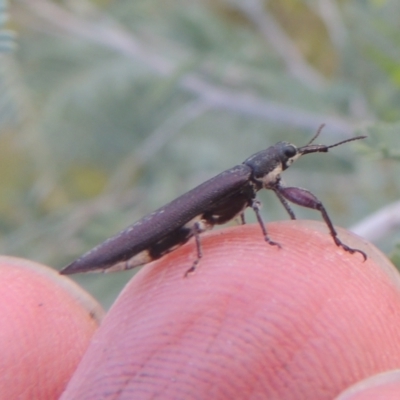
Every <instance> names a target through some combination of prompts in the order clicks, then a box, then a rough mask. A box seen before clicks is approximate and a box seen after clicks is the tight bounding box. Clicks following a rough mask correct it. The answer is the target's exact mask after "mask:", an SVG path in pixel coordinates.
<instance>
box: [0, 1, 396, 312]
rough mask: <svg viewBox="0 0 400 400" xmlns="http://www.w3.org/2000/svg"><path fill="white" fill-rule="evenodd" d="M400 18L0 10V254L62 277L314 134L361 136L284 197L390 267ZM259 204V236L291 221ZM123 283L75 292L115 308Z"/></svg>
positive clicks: (315, 164) (162, 4)
mask: <svg viewBox="0 0 400 400" xmlns="http://www.w3.org/2000/svg"><path fill="white" fill-rule="evenodd" d="M399 15H400V2H399V1H397V0H391V1H390V0H341V1H338V0H337V1H335V0H269V1H267V0H213V1H209V0H135V1H131V0H97V1H96V0H91V1H89V0H65V1H62V0H59V1H50V0H14V1H12V2H8V3H7V2H6V1H4V0H0V52H1V53H0V187H1V190H0V251H1V253H2V254H7V255H14V256H19V257H26V258H30V259H32V260H35V261H39V262H41V263H44V264H47V265H50V266H53V267H54V268H57V269H60V268H61V267H63V266H64V265H65V264H67V263H69V262H71V261H72V260H74V259H75V258H77V257H78V256H80V255H81V254H82V253H84V252H86V251H87V250H89V249H90V248H92V247H93V246H94V245H96V244H98V243H100V242H101V241H103V240H104V239H106V238H107V237H109V236H111V235H113V234H115V233H116V232H118V231H119V230H121V229H123V228H125V227H126V226H128V225H130V224H131V223H133V222H135V221H136V220H137V219H139V218H140V217H142V216H143V215H145V214H146V213H148V212H151V211H153V210H154V209H156V208H158V207H160V206H162V205H164V204H165V203H167V202H168V201H170V200H172V199H174V198H175V197H177V196H178V195H180V194H182V193H184V192H186V191H187V190H189V189H191V188H193V187H194V186H196V185H198V184H200V183H202V182H203V181H204V180H206V179H208V178H210V177H212V176H214V175H216V174H217V173H219V172H221V171H223V170H225V169H228V168H230V167H232V166H234V165H236V164H239V163H241V162H242V161H243V160H244V159H246V158H247V157H248V156H250V155H251V154H253V153H255V152H257V151H259V150H261V149H264V148H266V147H269V146H270V145H273V144H274V143H275V142H277V141H280V140H286V141H290V142H293V143H294V144H296V145H299V146H301V145H304V144H305V143H307V142H308V141H309V140H310V138H311V137H312V136H313V135H314V133H315V132H316V130H317V129H318V127H319V126H320V125H321V124H323V123H325V124H326V127H325V128H324V130H323V132H322V134H321V136H320V137H319V139H318V140H317V142H318V143H324V144H331V143H334V142H337V141H339V140H344V139H346V138H350V137H352V136H354V135H356V134H367V135H368V139H367V140H364V141H360V142H354V143H352V144H349V145H344V146H341V147H338V148H335V149H332V151H331V152H330V153H329V154H318V155H310V156H307V157H304V158H303V159H301V160H300V161H299V162H298V163H296V164H295V165H294V166H293V167H292V168H291V169H290V170H288V171H287V172H285V175H284V181H285V183H286V184H288V185H293V186H301V187H305V188H307V189H309V190H310V191H312V192H313V193H314V194H316V195H317V196H318V197H319V198H320V199H321V200H322V202H323V203H324V205H325V206H326V208H327V210H328V212H329V214H330V216H331V218H332V219H333V221H334V223H335V224H337V225H339V226H343V227H347V228H351V229H352V230H354V231H355V232H357V233H359V234H360V235H362V236H364V237H366V238H367V239H369V240H371V241H373V242H374V243H375V244H376V245H377V246H378V247H380V248H381V249H382V250H383V251H384V252H385V253H387V254H389V255H390V256H391V257H392V258H393V260H394V261H396V262H397V260H398V259H400V256H399V255H398V253H397V247H396V244H397V243H398V242H399V237H400V234H399V229H398V227H399V225H400V203H398V201H399V198H400V182H399V180H400V178H399V176H400V168H399V163H398V161H399V160H400V151H399V149H400V134H399V128H400V123H399V121H400V90H399V89H400V19H399V17H398V16H399ZM260 200H261V201H262V203H263V210H262V213H263V216H264V218H265V220H266V221H272V220H278V219H287V218H288V216H287V215H286V212H285V210H284V209H283V208H282V206H281V205H280V203H279V201H278V200H277V199H276V198H275V197H274V195H273V193H260ZM293 209H294V211H295V213H296V215H297V216H298V218H311V219H321V217H320V215H319V214H318V213H317V212H312V211H309V210H304V209H299V207H296V206H294V207H293ZM376 213H378V214H376ZM246 216H247V220H248V222H254V220H255V219H254V216H253V215H252V213H251V212H248V213H247V214H246ZM398 264H400V263H398ZM133 273H135V271H128V272H123V273H115V274H106V275H102V274H99V275H95V274H89V275H77V276H74V277H73V279H76V280H77V281H78V282H79V283H80V284H81V285H83V286H85V287H86V288H87V289H88V290H89V291H90V292H91V293H93V294H94V296H95V297H96V298H98V299H99V300H100V301H101V302H102V304H103V305H104V306H105V307H108V306H109V305H110V304H111V302H112V301H113V299H114V298H115V296H116V295H117V293H118V292H119V291H120V289H121V287H122V286H123V285H124V284H125V283H126V282H127V280H128V279H129V277H130V276H131V275H132V274H133Z"/></svg>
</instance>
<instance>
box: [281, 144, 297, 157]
mask: <svg viewBox="0 0 400 400" xmlns="http://www.w3.org/2000/svg"><path fill="white" fill-rule="evenodd" d="M283 154H284V155H285V157H286V158H292V157H294V156H295V155H296V154H297V149H296V147H294V146H287V147H285V149H284V150H283Z"/></svg>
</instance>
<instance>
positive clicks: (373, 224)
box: [349, 201, 400, 242]
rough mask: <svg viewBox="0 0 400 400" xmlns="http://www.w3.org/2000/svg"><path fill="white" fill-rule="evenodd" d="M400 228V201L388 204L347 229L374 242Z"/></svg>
mask: <svg viewBox="0 0 400 400" xmlns="http://www.w3.org/2000/svg"><path fill="white" fill-rule="evenodd" d="M399 228H400V201H397V202H396V203H392V204H389V205H388V206H385V207H383V208H381V209H380V210H379V211H377V212H375V213H374V214H372V215H370V216H369V217H367V218H365V219H364V220H362V221H360V222H359V223H358V224H356V225H353V226H352V227H350V228H349V230H350V231H352V232H354V233H356V234H357V235H359V236H362V237H364V238H365V239H367V240H370V241H371V242H376V241H378V240H380V239H382V238H383V237H385V236H386V235H387V234H389V233H390V232H391V231H392V230H394V229H399Z"/></svg>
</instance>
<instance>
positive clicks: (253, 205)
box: [251, 199, 282, 248]
mask: <svg viewBox="0 0 400 400" xmlns="http://www.w3.org/2000/svg"><path fill="white" fill-rule="evenodd" d="M251 208H252V209H253V210H254V212H255V214H256V217H257V221H258V224H259V225H260V227H261V231H262V233H263V235H264V239H265V241H266V242H268V243H269V244H270V245H272V246H278V247H279V248H282V246H281V245H280V244H279V243H277V242H274V241H273V240H271V239H270V237H269V236H268V233H267V228H266V227H265V224H264V221H263V219H262V217H261V214H260V208H261V203H260V202H259V201H258V200H255V199H254V200H253V201H252V203H251Z"/></svg>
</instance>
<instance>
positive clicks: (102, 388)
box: [0, 221, 400, 400]
mask: <svg viewBox="0 0 400 400" xmlns="http://www.w3.org/2000/svg"><path fill="white" fill-rule="evenodd" d="M267 228H268V232H269V234H270V236H271V238H272V239H273V240H275V241H277V242H279V243H280V244H281V246H282V248H278V247H276V246H270V245H268V244H267V243H265V242H264V241H263V240H262V238H260V235H261V234H260V228H259V226H257V225H246V226H239V227H234V228H228V229H224V230H219V231H213V232H210V233H206V234H204V235H202V247H203V253H204V257H203V259H202V260H201V262H200V264H199V266H198V269H197V270H196V272H195V273H193V274H190V275H189V276H188V277H186V278H184V273H185V272H186V271H187V269H188V268H189V267H190V266H191V263H192V262H193V259H194V258H195V254H196V253H195V247H194V244H193V243H192V241H191V242H189V243H188V244H187V245H185V246H182V247H181V248H179V249H177V250H176V251H174V252H172V253H170V254H168V255H166V256H165V257H163V258H162V259H160V260H158V261H156V262H154V263H151V264H148V265H146V266H145V267H144V268H143V269H142V270H141V271H140V272H139V273H138V274H137V275H136V276H135V277H134V278H133V279H132V280H131V281H130V282H129V283H128V284H127V286H126V288H125V289H124V290H123V292H122V293H121V294H120V296H119V298H118V299H117V301H116V302H115V304H114V305H113V307H112V308H111V310H110V311H109V312H108V314H107V316H106V317H105V319H104V320H103V323H102V325H101V327H100V328H99V329H98V330H97V332H96V333H95V334H94V336H93V338H92V340H91V343H90V345H89V347H88V349H87V351H86V353H85V355H84V356H83V358H82V361H81V363H80V364H79V366H78V368H77V370H76V371H75V374H74V375H73V377H72V378H71V380H70V382H69V384H68V386H67V389H66V390H65V392H64V393H63V395H62V397H61V399H63V400H65V399H116V398H118V399H132V398H134V399H136V398H138V399H150V398H151V399H157V398H160V399H185V400H186V399H206V398H207V399H208V398H212V399H216V400H219V399H285V400H286V399H287V400H290V399H296V400H301V399H307V400H313V399H318V400H320V399H322V400H323V399H333V398H335V396H338V395H339V394H340V393H341V392H342V391H344V390H345V389H346V388H348V387H349V386H350V385H352V384H354V383H356V382H358V381H360V380H362V379H364V378H367V377H370V376H371V375H374V374H377V373H379V372H383V371H387V370H391V369H395V368H399V366H400V279H399V276H398V274H397V271H396V270H395V269H394V267H393V266H392V265H391V264H390V263H389V261H388V260H387V259H386V258H385V256H384V255H382V254H381V253H380V252H379V251H378V250H376V249H375V248H374V246H372V245H370V244H369V243H366V242H365V241H363V240H362V239H360V238H357V237H355V236H353V235H351V234H350V233H348V232H346V231H344V230H340V231H339V236H340V238H341V240H342V241H343V242H345V243H346V244H347V245H349V246H351V247H355V248H358V249H361V250H363V251H365V252H366V253H367V255H368V260H367V261H365V262H363V258H362V256H361V255H360V254H358V253H356V254H349V253H347V252H345V251H343V250H342V249H340V248H338V247H337V246H336V245H335V244H334V243H333V241H332V238H331V237H330V236H329V234H328V232H327V228H326V226H325V225H324V224H322V223H316V222H310V221H288V222H279V223H273V224H269V225H268V226H267ZM93 279H102V276H101V275H99V276H97V277H96V276H95V275H93ZM0 295H1V293H0ZM0 303H1V302H0ZM71 312H72V313H76V312H77V311H74V310H71ZM31 331H32V329H31ZM75 331H76V329H75ZM42 334H43V330H42ZM58 334H59V335H60V337H61V338H62V340H61V342H63V340H64V335H63V332H62V331H58ZM69 335H71V333H70V334H69ZM36 337H37V335H36ZM79 337H80V335H79V334H78V333H76V332H75V336H74V340H78V339H79ZM70 345H71V344H70ZM3 346H4V343H2V342H1V341H0V347H3ZM16 347H18V346H16ZM21 351H22V350H21ZM25 351H26V350H25ZM15 359H17V357H16V358H15ZM59 360H60V363H62V362H63V357H62V356H61V355H60V354H59ZM70 373H71V374H72V372H70ZM399 381H400V379H399ZM391 382H392V381H391ZM18 384H19V385H20V386H22V385H23V382H21V381H19V382H18ZM0 387H1V386H0ZM383 388H384V386H381V388H380V389H378V390H383ZM399 393H400V391H399ZM46 398H51V397H46ZM54 398H56V397H54ZM399 398H400V396H399ZM350 399H352V398H351V397H346V398H345V400H350ZM354 399H357V400H361V399H363V398H361V397H357V398H354ZM365 399H367V397H366V398H365ZM341 400H342V399H341ZM363 400H364V399H363Z"/></svg>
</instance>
